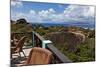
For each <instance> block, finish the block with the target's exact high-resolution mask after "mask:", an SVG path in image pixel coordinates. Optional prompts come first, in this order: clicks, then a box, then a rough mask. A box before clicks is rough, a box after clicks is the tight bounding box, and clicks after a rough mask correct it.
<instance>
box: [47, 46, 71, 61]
mask: <svg viewBox="0 0 100 67" xmlns="http://www.w3.org/2000/svg"><path fill="white" fill-rule="evenodd" d="M47 49H49V50H50V51H52V53H53V54H54V55H55V56H56V57H57V58H58V59H59V61H60V63H71V62H72V61H71V60H69V59H68V57H66V56H65V55H64V54H62V53H61V52H60V51H59V50H58V49H57V48H56V47H54V46H53V45H52V44H48V45H47Z"/></svg>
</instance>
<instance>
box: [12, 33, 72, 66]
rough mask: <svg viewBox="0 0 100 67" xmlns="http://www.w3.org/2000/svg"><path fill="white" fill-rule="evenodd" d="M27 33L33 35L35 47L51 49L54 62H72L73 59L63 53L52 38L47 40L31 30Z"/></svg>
mask: <svg viewBox="0 0 100 67" xmlns="http://www.w3.org/2000/svg"><path fill="white" fill-rule="evenodd" d="M14 34H16V35H18V34H25V33H14ZM27 34H30V35H31V37H32V38H31V39H32V46H33V47H41V48H46V49H48V50H50V51H51V52H52V53H53V61H52V63H54V64H56V63H71V62H72V61H71V60H69V59H68V57H67V56H65V55H64V54H62V53H61V52H60V51H59V50H58V49H57V48H56V47H55V46H53V43H52V42H51V41H50V40H45V39H44V38H42V37H41V36H40V35H39V34H38V33H36V32H34V31H33V32H29V33H27Z"/></svg>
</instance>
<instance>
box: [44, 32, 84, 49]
mask: <svg viewBox="0 0 100 67" xmlns="http://www.w3.org/2000/svg"><path fill="white" fill-rule="evenodd" d="M46 38H47V39H50V40H51V41H52V42H53V43H54V44H55V45H57V44H60V45H62V46H63V44H65V43H66V44H68V46H67V48H68V50H70V51H75V50H76V47H77V45H78V44H80V43H82V42H84V41H85V35H84V34H82V33H77V32H54V33H49V34H47V35H46Z"/></svg>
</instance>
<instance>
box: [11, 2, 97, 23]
mask: <svg viewBox="0 0 100 67" xmlns="http://www.w3.org/2000/svg"><path fill="white" fill-rule="evenodd" d="M20 18H25V19H26V20H27V21H28V22H30V23H90V24H93V23H95V7H94V6H90V5H87V6H86V5H74V4H58V3H40V2H28V1H11V20H15V21H16V20H18V19H20Z"/></svg>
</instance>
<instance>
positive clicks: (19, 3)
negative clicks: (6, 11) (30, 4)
mask: <svg viewBox="0 0 100 67" xmlns="http://www.w3.org/2000/svg"><path fill="white" fill-rule="evenodd" d="M11 6H16V7H21V6H23V3H22V2H21V1H11Z"/></svg>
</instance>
